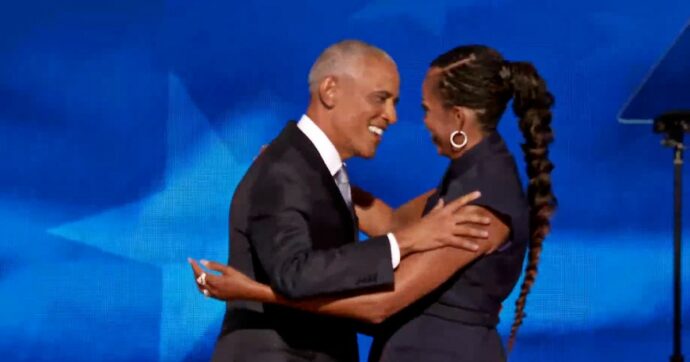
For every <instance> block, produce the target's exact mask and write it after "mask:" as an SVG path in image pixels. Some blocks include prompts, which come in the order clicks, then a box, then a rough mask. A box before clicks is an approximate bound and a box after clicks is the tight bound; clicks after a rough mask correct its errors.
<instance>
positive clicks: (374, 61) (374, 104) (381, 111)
mask: <svg viewBox="0 0 690 362" xmlns="http://www.w3.org/2000/svg"><path fill="white" fill-rule="evenodd" d="M338 88H339V89H338V102H337V105H336V107H335V108H334V111H336V113H337V114H336V116H335V122H334V125H333V126H334V129H335V130H336V132H337V137H338V139H339V141H340V142H338V143H339V144H340V146H341V147H342V148H343V150H339V151H341V154H344V155H347V156H348V157H351V156H359V157H364V158H371V157H373V156H374V154H376V148H377V147H378V145H379V143H380V142H381V139H382V136H383V133H384V132H385V131H386V129H387V128H388V126H389V125H391V124H393V123H395V122H396V111H395V107H396V104H397V102H398V96H399V93H400V77H399V75H398V69H397V67H396V66H395V64H394V63H393V62H392V61H390V60H388V59H386V58H383V57H380V56H379V57H374V56H371V57H367V58H364V59H363V60H362V61H360V62H359V64H358V65H357V66H356V69H355V70H354V71H353V72H352V74H351V75H350V76H345V77H341V79H340V80H339V85H338Z"/></svg>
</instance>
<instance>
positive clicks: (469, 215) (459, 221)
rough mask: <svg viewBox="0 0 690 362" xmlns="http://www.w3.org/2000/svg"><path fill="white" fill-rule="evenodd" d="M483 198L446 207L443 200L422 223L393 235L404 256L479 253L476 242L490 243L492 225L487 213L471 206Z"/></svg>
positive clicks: (476, 195)
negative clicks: (450, 251)
mask: <svg viewBox="0 0 690 362" xmlns="http://www.w3.org/2000/svg"><path fill="white" fill-rule="evenodd" d="M480 196H481V194H480V193H479V191H475V192H472V193H469V194H467V195H464V196H462V197H460V198H458V199H457V200H454V201H453V202H451V203H449V204H448V205H445V206H444V205H443V200H439V202H438V204H437V205H436V206H435V207H434V208H433V209H432V210H431V212H429V214H427V215H426V216H424V217H423V218H422V219H421V220H420V221H418V222H416V223H414V224H412V225H409V226H406V227H404V228H402V229H400V230H398V231H394V232H393V234H394V235H395V238H396V239H397V240H398V245H399V246H400V254H401V256H406V255H409V254H412V253H418V252H422V251H427V250H433V249H437V248H441V247H444V246H452V247H457V248H462V249H466V250H468V251H477V250H478V249H479V245H478V244H477V242H476V240H477V239H487V238H488V237H489V233H488V231H487V228H488V225H489V224H490V222H491V219H490V218H489V215H487V213H488V212H487V211H485V210H483V209H481V208H479V207H473V206H467V205H468V204H469V203H470V202H472V201H474V200H476V199H478V198H479V197H480Z"/></svg>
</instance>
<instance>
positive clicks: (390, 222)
mask: <svg viewBox="0 0 690 362" xmlns="http://www.w3.org/2000/svg"><path fill="white" fill-rule="evenodd" d="M434 191H435V190H431V191H428V192H425V193H423V194H422V195H419V196H417V197H415V198H414V199H412V200H410V201H408V202H407V203H405V204H404V205H402V206H400V207H399V208H398V209H393V208H391V207H390V206H388V204H386V203H385V202H384V201H383V200H381V199H379V198H377V197H375V196H374V195H372V194H370V193H369V192H367V191H364V190H362V189H361V188H359V187H356V186H353V187H352V200H353V203H354V204H355V212H356V213H357V217H358V218H359V228H360V229H361V230H362V231H364V232H365V233H366V234H367V235H369V236H375V235H383V234H386V233H388V232H390V231H392V230H396V229H399V228H401V227H403V226H405V225H408V224H410V223H412V222H415V221H417V220H419V219H421V217H422V213H423V211H424V206H426V201H427V199H428V198H429V196H431V194H433V193H434Z"/></svg>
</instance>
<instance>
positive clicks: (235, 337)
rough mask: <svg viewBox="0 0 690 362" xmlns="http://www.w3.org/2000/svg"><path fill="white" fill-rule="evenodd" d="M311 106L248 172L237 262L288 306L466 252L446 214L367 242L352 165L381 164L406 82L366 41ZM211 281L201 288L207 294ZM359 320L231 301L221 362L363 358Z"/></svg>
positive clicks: (343, 58) (334, 55)
mask: <svg viewBox="0 0 690 362" xmlns="http://www.w3.org/2000/svg"><path fill="white" fill-rule="evenodd" d="M309 85H310V92H311V100H310V104H309V107H308V109H307V112H306V114H305V115H304V116H302V118H301V119H300V121H299V122H297V123H295V122H290V123H288V125H287V126H286V127H285V128H284V129H283V131H282V132H281V133H280V135H279V136H278V137H277V138H276V139H275V140H273V142H271V144H270V145H269V146H268V147H267V148H266V150H265V151H264V152H263V153H262V154H261V155H260V156H259V157H258V158H257V160H256V161H255V162H254V163H253V164H252V166H251V167H250V168H249V170H248V171H247V173H246V175H245V176H244V178H243V179H242V181H241V182H240V184H239V186H238V188H237V190H236V191H235V194H234V197H233V201H232V206H231V211H230V240H231V244H230V265H231V266H233V267H234V268H236V269H238V270H239V271H241V272H243V273H245V274H247V275H249V276H250V277H252V278H254V279H255V280H257V281H260V282H262V283H266V284H270V285H271V286H272V287H273V288H274V290H276V291H278V292H279V293H281V294H283V295H284V296H286V297H289V298H302V297H309V296H314V295H321V294H333V293H352V292H363V291H366V290H371V289H373V288H391V287H392V286H393V285H392V284H393V271H394V269H395V268H396V267H397V265H398V264H399V262H400V259H401V257H404V256H405V255H408V254H410V253H415V252H421V251H425V250H430V249H435V248H438V247H441V246H445V245H449V244H451V245H455V246H458V245H459V246H465V247H467V246H466V245H465V244H463V243H465V242H466V241H465V240H464V239H462V238H461V237H460V236H461V235H458V234H462V232H460V231H459V229H458V227H457V225H456V224H455V222H453V213H452V210H444V212H439V213H436V214H433V215H430V216H429V217H426V218H424V219H422V220H421V221H420V222H418V223H416V224H414V225H411V226H409V227H406V228H404V229H401V230H398V231H396V232H395V234H393V233H389V234H388V235H383V236H380V237H374V238H371V239H369V240H366V241H364V242H357V241H358V221H357V217H356V216H355V213H354V211H353V206H352V194H351V190H350V185H349V181H348V177H347V172H346V169H345V164H344V163H343V161H344V160H346V159H348V158H350V157H354V156H359V157H365V158H369V157H373V156H374V154H375V152H376V148H377V146H378V144H379V142H380V141H381V138H382V136H383V133H384V132H385V131H386V129H387V127H388V126H389V125H391V124H393V123H395V121H396V110H395V107H396V103H397V100H398V92H399V76H398V71H397V67H396V65H395V63H394V62H393V60H392V59H391V58H390V57H389V56H388V55H387V54H386V53H385V52H383V51H382V50H380V49H378V48H375V47H373V46H370V45H368V44H365V43H362V42H359V41H343V42H340V43H337V44H335V45H333V46H331V47H329V48H328V49H326V50H325V51H324V52H323V53H322V54H321V56H320V57H319V58H318V59H317V60H316V62H315V63H314V65H313V67H312V70H311V71H310V73H309ZM203 277H204V275H201V277H200V278H199V279H198V280H197V281H198V283H199V287H200V289H201V290H202V291H204V289H203V286H204V278H203ZM357 354H358V350H357V339H356V333H355V329H354V325H353V324H352V322H350V321H346V320H340V319H336V318H331V317H326V316H319V315H314V314H309V313H305V312H301V311H298V310H294V309H287V308H283V307H280V306H276V305H264V304H261V303H256V302H246V301H232V302H228V304H227V312H226V317H225V320H224V322H223V327H222V331H221V334H220V337H219V339H218V342H217V345H216V349H215V351H214V355H213V361H219V362H220V361H269V362H270V361H356V360H357V359H358V357H357Z"/></svg>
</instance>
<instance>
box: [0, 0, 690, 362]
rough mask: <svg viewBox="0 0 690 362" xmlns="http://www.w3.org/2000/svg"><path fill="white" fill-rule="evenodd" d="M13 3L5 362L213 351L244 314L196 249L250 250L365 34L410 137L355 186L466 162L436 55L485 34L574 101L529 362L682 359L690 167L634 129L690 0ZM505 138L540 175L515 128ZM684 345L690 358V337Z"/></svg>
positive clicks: (408, 187)
mask: <svg viewBox="0 0 690 362" xmlns="http://www.w3.org/2000/svg"><path fill="white" fill-rule="evenodd" d="M4 5H5V6H3V10H2V11H0V34H2V35H1V36H0V154H1V155H2V156H1V157H0V296H1V298H0V303H1V304H0V356H2V360H5V361H15V360H16V361H41V360H51V361H56V360H64V361H95V360H102V361H111V360H112V361H123V360H132V361H202V360H207V359H208V357H209V355H210V353H211V349H212V346H213V342H214V339H215V336H216V334H217V333H218V330H219V326H220V321H221V318H222V314H223V305H222V304H221V303H219V302H215V301H211V300H207V299H204V298H203V297H201V296H200V295H199V294H198V292H197V291H196V289H195V287H194V284H193V281H192V277H191V274H190V271H189V268H188V265H187V264H186V257H187V256H192V257H195V258H202V257H203V258H208V259H215V260H225V259H226V256H227V248H228V244H227V239H226V234H227V232H226V230H227V212H228V206H229V201H230V199H231V197H232V194H233V190H234V188H235V186H236V185H237V182H238V181H239V179H240V178H241V176H242V175H243V173H244V171H245V170H246V169H247V167H248V165H249V164H250V162H251V161H252V158H253V157H254V155H255V154H256V153H257V151H258V150H259V147H260V146H261V145H262V144H264V143H266V142H268V141H269V140H270V139H271V138H272V137H273V136H275V135H276V134H277V132H278V131H279V130H280V128H281V127H282V125H283V124H284V123H285V121H286V120H288V119H295V118H298V117H299V116H300V115H301V114H302V112H303V111H304V109H305V107H306V104H307V96H308V94H307V84H306V75H307V72H308V70H309V67H310V66H311V63H312V62H313V60H314V59H315V58H316V57H317V56H318V54H319V53H320V51H321V50H322V49H323V48H325V47H326V46H328V45H329V44H331V43H333V42H335V41H338V40H340V39H343V38H359V39H363V40H365V41H368V42H371V43H373V44H376V45H378V46H380V47H382V48H384V49H385V50H387V51H388V52H389V53H390V54H391V55H392V56H393V57H394V58H395V59H396V60H397V62H398V65H399V68H400V72H401V76H402V88H401V103H400V106H399V109H398V111H399V122H398V124H396V125H395V126H393V127H392V128H391V129H390V130H389V132H387V133H386V139H385V140H384V142H383V143H382V145H381V147H380V149H379V153H378V155H377V157H376V159H374V160H371V161H361V160H358V161H353V162H351V163H350V165H351V167H350V169H351V171H350V174H351V177H352V178H353V180H354V182H355V183H357V184H360V185H362V186H363V187H365V188H367V189H369V190H371V191H372V192H374V193H375V194H377V195H379V196H380V197H382V198H384V199H385V200H387V201H388V202H390V203H391V204H393V205H398V204H401V203H402V202H403V201H405V200H406V199H408V198H411V197H413V196H415V195H416V194H419V193H421V192H423V191H425V190H427V189H429V188H431V187H433V186H435V184H436V183H437V181H438V179H439V178H440V176H441V173H442V171H443V169H444V167H445V166H446V164H447V161H446V160H445V159H442V158H440V157H438V156H437V155H436V154H435V150H434V147H433V146H432V145H431V142H430V140H429V137H428V133H427V132H426V130H425V129H424V126H423V123H422V113H421V110H420V106H419V103H420V94H421V92H420V86H421V81H422V79H423V76H424V73H425V71H426V67H427V65H428V63H429V62H430V61H431V59H433V58H434V57H435V56H436V55H438V54H439V53H441V52H443V51H445V50H448V49H450V48H451V47H454V46H456V45H460V44H468V43H485V44H489V45H491V46H494V47H495V48H497V49H499V50H500V51H501V52H503V53H504V55H505V56H506V57H507V58H509V59H512V60H531V61H533V62H534V63H535V64H536V66H537V67H538V69H539V70H540V71H541V73H542V75H543V76H544V77H545V78H546V79H547V81H548V83H549V86H550V88H551V90H552V92H553V93H554V94H555V95H556V98H557V106H556V108H555V111H554V112H555V113H554V129H555V132H556V135H557V141H556V143H555V144H554V146H553V150H552V155H553V160H554V163H555V164H556V167H557V168H556V170H555V172H554V176H553V178H554V185H555V190H556V193H557V195H558V196H559V200H560V205H561V206H560V209H559V212H558V214H557V217H556V219H555V221H554V230H553V233H552V235H551V236H550V237H549V238H548V240H547V242H546V244H545V248H544V253H543V260H542V263H541V265H540V274H539V277H538V280H537V283H536V286H535V288H534V290H533V292H532V294H531V295H530V297H529V300H528V306H527V314H528V317H527V319H526V321H525V325H524V326H523V327H522V329H521V332H520V336H519V340H518V345H517V347H516V349H515V351H514V353H513V355H512V358H511V360H513V361H554V360H559V361H562V362H566V361H580V360H589V361H608V360H619V361H651V360H657V361H660V360H666V359H667V356H668V355H669V353H670V350H671V298H670V296H671V294H670V292H671V255H672V248H671V245H672V244H671V205H672V203H671V202H672V197H671V196H672V193H671V191H672V190H671V186H672V183H671V180H672V173H671V154H670V151H669V150H666V149H663V148H662V147H660V146H659V137H658V136H657V135H653V134H652V133H651V131H650V128H649V127H646V126H622V125H619V124H618V123H617V122H616V114H617V112H618V110H619V109H620V107H621V106H622V105H623V104H624V103H625V101H626V99H627V98H628V96H629V95H630V94H631V93H632V91H633V90H634V88H635V87H636V86H637V84H638V83H639V82H640V81H641V80H642V79H643V77H644V76H645V74H646V73H647V72H648V70H649V68H650V67H651V66H652V65H653V64H654V63H655V62H656V61H657V60H658V59H659V58H660V56H661V55H662V54H663V53H664V52H665V51H666V49H668V47H670V46H671V44H672V43H673V41H674V39H675V38H676V37H677V36H678V34H679V32H680V31H681V29H682V28H683V27H684V26H685V24H686V23H687V21H688V18H689V17H690V2H688V1H686V0H660V1H659V0H657V1H652V0H640V1H632V2H631V1H604V2H602V1H601V0H580V1H565V2H563V1H561V2H537V1H516V0H493V1H485V0H484V1H479V0H461V1H443V0H427V1H425V2H424V3H423V5H419V4H416V2H406V1H387V0H354V1H347V2H341V3H335V4H331V3H328V2H324V1H316V0H314V1H312V0H309V1H301V2H289V1H283V2H279V1H268V0H262V1H252V2H228V1H220V0H217V1H198V2H189V1H180V0H168V1H165V0H153V1H141V0H121V1H118V2H94V1H92V0H65V1H54V0H50V1H49V0H25V1H21V2H19V1H17V2H11V3H6V4H4ZM500 130H501V131H502V132H503V134H504V136H505V137H506V139H507V140H508V141H509V143H510V146H511V148H512V150H513V151H514V152H515V153H516V155H517V157H518V159H519V160H521V157H522V155H521V154H520V150H519V142H520V140H521V135H520V134H519V132H518V130H517V126H516V120H515V118H514V117H513V116H512V115H507V116H506V117H505V119H504V120H503V122H502V124H501V126H500ZM408 165H411V166H408ZM684 174H685V176H686V179H687V178H690V177H688V176H690V172H689V171H688V167H686V168H685V171H684ZM686 184H687V183H686ZM686 189H687V188H686ZM684 199H685V201H686V204H687V201H688V193H687V192H686V193H685V194H684ZM688 212H690V211H688ZM685 220H686V221H687V220H688V219H687V218H686V219H685ZM685 235H686V242H685V245H686V250H688V249H687V245H688V241H687V239H688V238H690V233H688V232H687V230H686V232H685ZM685 255H688V253H686V254H685ZM684 265H685V266H686V267H685V272H684V277H685V280H686V281H688V280H690V275H688V274H690V273H688V272H687V271H688V270H690V268H688V258H687V257H685V258H684ZM689 285H690V283H687V282H686V283H685V285H684V287H683V288H684V289H683V290H684V293H685V295H686V296H687V295H690V293H688V292H690V288H689V287H688V286H689ZM513 302H514V296H513V297H511V298H510V299H509V301H507V302H506V304H505V305H504V310H503V313H502V315H501V319H502V323H501V325H500V327H499V329H500V331H501V333H502V334H503V335H504V336H505V335H506V334H507V327H508V326H509V325H510V323H511V321H512V313H513ZM683 310H684V311H685V314H686V315H687V314H688V312H690V299H688V298H686V302H685V303H684V305H683ZM684 338H685V351H686V352H687V353H690V348H689V347H690V333H688V329H687V328H686V329H685V332H684ZM361 341H362V344H361V346H362V347H361V349H362V355H366V351H367V349H368V343H369V341H368V339H367V338H366V337H362V338H361Z"/></svg>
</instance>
